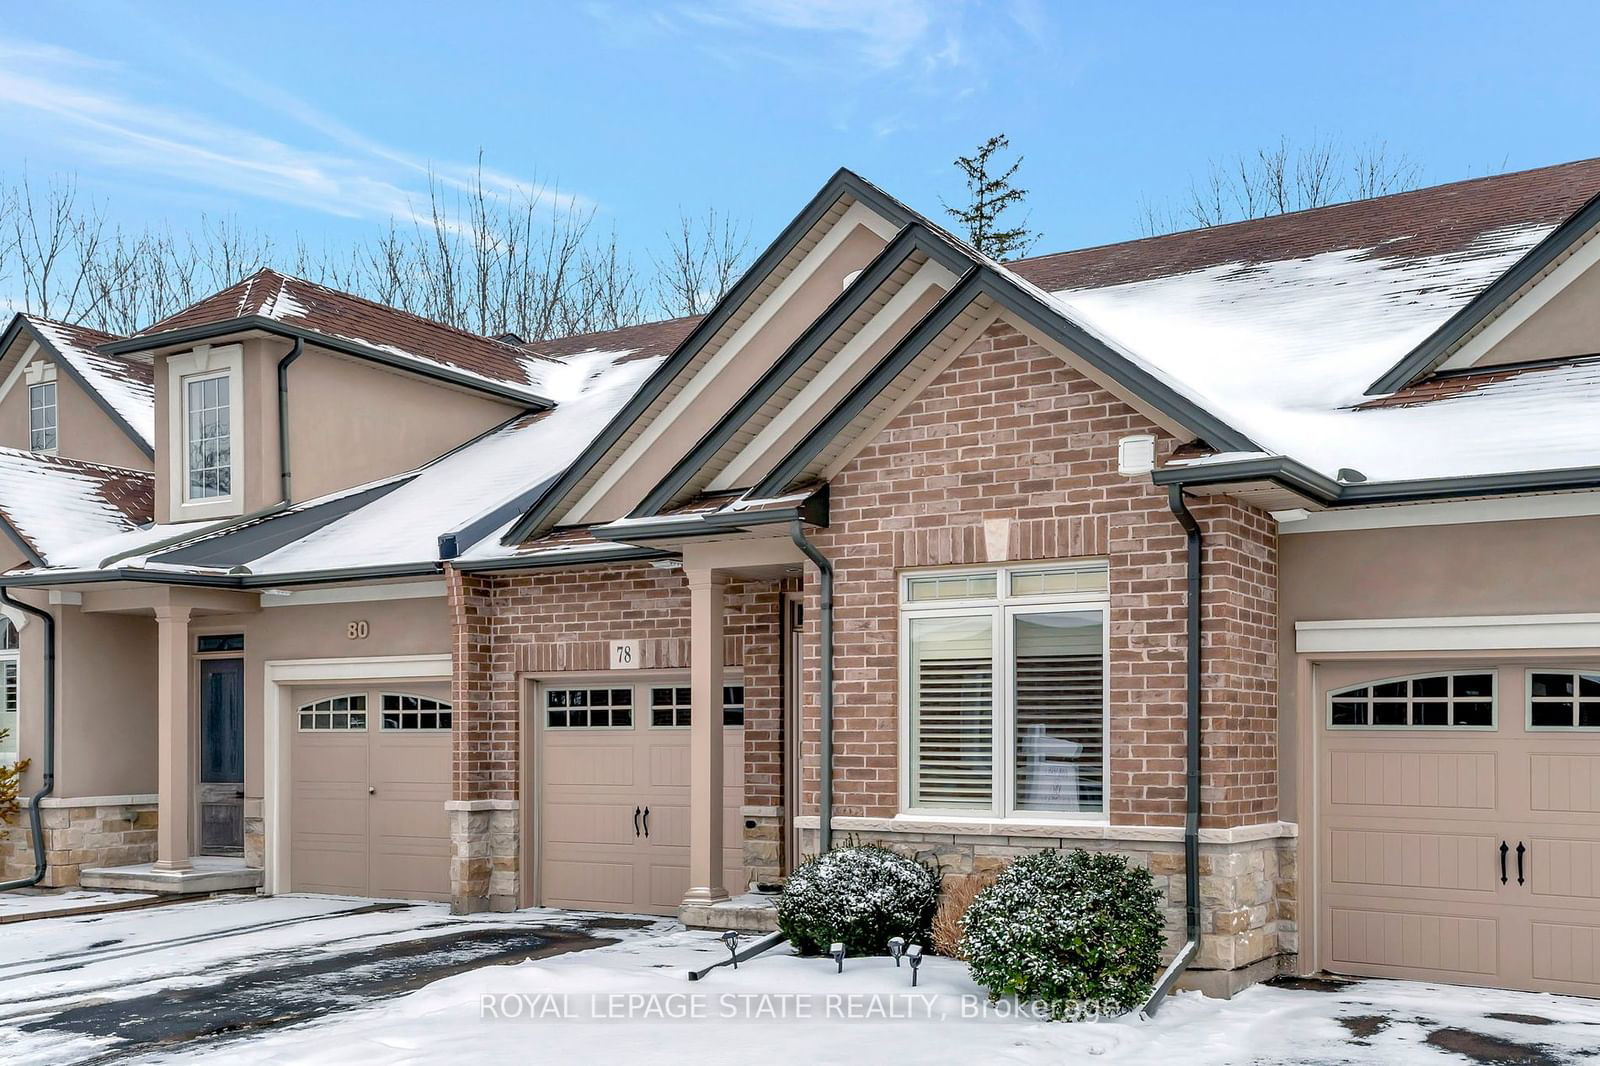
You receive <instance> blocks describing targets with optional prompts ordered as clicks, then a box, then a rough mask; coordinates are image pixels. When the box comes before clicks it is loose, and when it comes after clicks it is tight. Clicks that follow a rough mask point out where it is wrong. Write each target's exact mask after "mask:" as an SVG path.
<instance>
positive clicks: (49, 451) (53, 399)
mask: <svg viewBox="0 0 1600 1066" xmlns="http://www.w3.org/2000/svg"><path fill="white" fill-rule="evenodd" d="M29 377H30V378H31V377H32V375H29ZM40 389H49V390H50V403H49V404H48V405H46V404H40V405H39V406H38V407H35V406H34V405H33V397H34V394H35V392H36V390H40ZM27 399H28V450H29V451H31V452H36V453H38V454H39V455H55V454H56V453H57V452H58V451H60V450H61V386H60V384H59V383H58V382H57V381H56V374H55V367H53V366H52V367H49V368H48V373H47V374H45V375H43V376H42V378H41V380H39V381H31V380H30V381H29V382H28V392H27ZM35 411H49V412H50V425H49V427H48V431H49V433H50V440H51V443H50V444H49V445H48V446H46V445H41V444H39V443H38V436H39V434H41V433H43V432H45V430H44V429H43V428H35V426H34V424H33V415H34V412H35Z"/></svg>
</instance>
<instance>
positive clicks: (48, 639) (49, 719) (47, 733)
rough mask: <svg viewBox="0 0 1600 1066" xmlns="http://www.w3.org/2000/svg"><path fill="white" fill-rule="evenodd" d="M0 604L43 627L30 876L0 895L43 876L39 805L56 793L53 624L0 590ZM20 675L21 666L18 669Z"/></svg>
mask: <svg viewBox="0 0 1600 1066" xmlns="http://www.w3.org/2000/svg"><path fill="white" fill-rule="evenodd" d="M0 603H3V604H5V605H6V606H7V607H14V608H16V609H17V610H19V611H23V612H25V613H27V614H31V615H33V616H34V617H35V618H37V619H39V620H40V622H41V623H43V625H44V784H43V786H42V787H41V788H40V789H39V791H37V792H35V793H34V794H33V798H32V799H31V800H30V801H29V803H28V830H29V836H30V837H31V838H32V842H33V876H32V877H23V878H19V879H17V880H15V881H4V882H0V892H9V891H10V890H12V889H13V888H32V887H33V886H34V885H37V884H38V883H39V882H40V881H43V880H44V875H45V869H46V864H45V851H44V822H43V817H44V816H43V814H42V813H41V812H40V810H39V804H40V802H41V801H42V800H44V799H45V797H47V796H49V795H50V794H51V793H52V792H54V791H55V790H56V620H55V616H54V615H52V614H51V613H50V612H49V611H46V610H43V609H41V608H38V607H35V606H33V605H32V604H28V603H23V602H22V601H21V600H15V599H12V598H11V590H10V589H8V588H5V587H4V586H0ZM18 671H19V675H20V671H21V665H20V664H19V665H18Z"/></svg>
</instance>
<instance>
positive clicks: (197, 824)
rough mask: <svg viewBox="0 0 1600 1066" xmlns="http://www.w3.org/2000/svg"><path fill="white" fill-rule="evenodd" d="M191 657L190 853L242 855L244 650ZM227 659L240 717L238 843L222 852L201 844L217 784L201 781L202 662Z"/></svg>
mask: <svg viewBox="0 0 1600 1066" xmlns="http://www.w3.org/2000/svg"><path fill="white" fill-rule="evenodd" d="M219 632H229V633H231V632H233V631H232V630H222V631H219ZM201 635H202V636H215V635H216V634H212V633H205V634H201ZM191 639H193V638H191ZM193 658H194V661H193V664H192V673H193V675H194V676H193V684H194V688H193V692H194V697H193V706H194V714H193V715H192V718H193V719H194V736H193V738H192V743H193V745H194V753H195V758H194V767H193V770H194V780H193V781H192V782H190V788H191V789H192V796H193V799H192V802H191V803H190V807H191V808H193V809H192V810H191V811H190V812H189V827H190V828H189V833H190V836H189V839H190V840H192V841H194V853H195V854H196V855H230V856H237V855H242V854H244V805H245V781H244V779H245V777H247V776H248V775H249V768H248V760H247V757H246V753H245V748H246V747H247V742H248V734H249V726H248V720H249V713H248V710H247V709H246V707H245V688H246V681H245V679H246V676H247V674H248V673H249V663H248V661H247V660H246V659H245V653H244V651H243V650H240V651H209V652H195V653H194V656H193ZM229 661H232V662H237V663H238V664H239V719H240V721H239V726H240V728H239V796H238V798H239V846H238V847H237V848H230V849H228V850H226V851H224V850H221V849H216V848H214V849H211V850H207V849H206V847H205V844H204V841H205V815H204V808H205V805H206V803H207V801H208V790H210V789H214V788H216V787H217V785H218V784H219V782H206V781H202V780H201V776H202V771H203V766H202V763H203V762H204V760H205V736H206V713H205V691H206V690H205V678H204V674H205V664H206V663H208V662H229ZM229 783H231V782H229Z"/></svg>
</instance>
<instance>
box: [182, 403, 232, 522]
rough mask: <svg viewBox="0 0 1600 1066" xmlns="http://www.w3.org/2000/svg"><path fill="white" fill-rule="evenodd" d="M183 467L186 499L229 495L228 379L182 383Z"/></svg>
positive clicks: (230, 461) (230, 473)
mask: <svg viewBox="0 0 1600 1066" xmlns="http://www.w3.org/2000/svg"><path fill="white" fill-rule="evenodd" d="M183 384H184V417H185V423H184V425H185V435H184V465H185V471H186V482H185V484H186V486H187V492H188V499H191V500H213V499H221V498H224V497H227V496H231V495H232V494H233V430H232V410H231V405H230V403H229V397H228V375H227V374H210V375H207V376H206V377H201V378H188V379H186V380H185V381H184V383H183Z"/></svg>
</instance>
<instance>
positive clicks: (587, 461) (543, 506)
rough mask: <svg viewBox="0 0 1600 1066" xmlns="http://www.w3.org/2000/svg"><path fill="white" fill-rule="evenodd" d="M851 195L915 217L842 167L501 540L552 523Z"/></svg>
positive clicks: (891, 217)
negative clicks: (587, 479)
mask: <svg viewBox="0 0 1600 1066" xmlns="http://www.w3.org/2000/svg"><path fill="white" fill-rule="evenodd" d="M845 195H849V196H851V197H853V198H854V199H856V200H858V201H860V202H861V203H864V204H866V206H867V207H868V208H870V209H871V210H873V211H875V212H877V213H878V214H879V215H881V216H883V217H884V218H885V219H887V220H888V221H889V222H891V223H893V224H894V225H895V226H898V227H905V226H907V225H909V224H911V223H912V222H914V221H917V218H916V216H915V214H914V213H913V212H911V211H910V210H909V209H908V208H906V207H905V206H904V205H903V204H901V203H899V202H898V201H896V200H894V199H893V198H891V197H889V196H886V195H884V193H883V192H882V191H881V190H879V189H878V188H877V187H876V186H874V185H872V184H871V183H869V182H867V181H864V180H863V179H862V178H860V177H859V176H857V175H856V174H853V173H851V172H850V171H848V170H845V169H843V168H841V169H839V170H838V171H836V172H835V173H834V175H833V177H831V178H829V179H828V182H827V184H826V185H824V186H823V187H822V189H821V190H820V191H819V192H818V193H817V194H816V195H815V196H813V197H812V198H811V200H810V202H809V203H807V204H806V206H805V207H804V208H803V209H802V210H801V211H800V213H799V214H797V215H796V216H795V217H794V218H793V219H791V220H790V221H789V224H788V225H787V226H785V227H784V228H783V231H782V232H781V233H779V234H778V236H777V238H776V239H775V240H774V241H773V242H772V243H771V244H770V245H768V246H767V249H766V251H764V252H762V253H761V255H760V256H759V257H757V259H756V261H755V262H754V263H752V264H751V266H750V269H749V270H746V271H745V272H744V274H743V276H741V277H740V278H739V280H738V282H737V283H735V285H734V286H733V288H731V289H729V290H728V292H727V294H726V295H724V296H723V298H722V299H721V300H719V301H718V302H717V306H716V307H714V308H712V310H711V313H710V314H708V315H706V317H705V318H703V319H701V321H700V323H699V324H698V325H696V326H695V328H694V329H693V330H692V331H691V332H690V334H689V336H687V337H685V338H684V339H683V342H682V343H681V344H679V345H678V347H677V348H676V349H674V350H673V352H672V354H671V355H669V356H668V357H667V358H666V360H665V361H663V363H662V364H661V366H660V367H659V368H657V370H656V372H655V373H654V374H652V375H650V377H649V379H648V380H646V381H645V383H644V384H643V385H642V386H640V388H639V390H638V391H637V392H635V393H634V395H633V397H632V398H631V399H630V400H629V401H628V403H627V404H625V405H624V406H623V408H622V410H621V411H619V412H617V414H616V416H615V417H613V418H612V419H611V421H610V422H609V423H607V425H606V428H605V429H603V430H601V432H600V435H599V436H598V437H596V438H595V440H594V441H593V442H592V443H591V444H590V445H589V447H588V448H586V449H584V451H583V454H582V455H580V456H579V457H578V459H577V461H575V462H574V463H572V464H571V465H570V466H568V467H567V469H566V471H565V472H563V473H562V475H561V476H560V477H559V478H557V479H556V481H555V483H554V484H552V485H551V486H550V488H549V490H548V491H547V492H546V493H545V494H544V495H543V496H541V497H540V499H539V500H538V501H537V502H535V503H534V504H533V505H532V506H530V507H529V508H528V510H527V511H526V512H525V513H524V514H523V516H522V517H521V518H520V519H518V520H517V522H516V523H515V524H514V525H513V526H512V527H511V528H510V529H509V530H508V531H507V532H506V535H505V536H504V537H502V538H501V539H500V543H502V544H506V545H512V544H519V543H521V542H522V541H524V540H526V539H527V538H528V537H529V536H530V535H532V533H533V531H534V530H535V529H537V528H538V527H539V526H540V525H541V524H542V523H544V522H546V521H548V520H549V519H550V517H551V515H552V513H553V512H554V511H555V510H556V508H557V507H559V506H560V505H561V502H562V501H563V500H564V499H565V497H566V496H567V494H568V493H569V492H571V491H572V489H573V487H574V486H575V485H577V484H578V482H580V481H581V480H583V478H584V477H586V476H587V475H588V473H589V471H591V470H592V469H594V466H595V464H596V463H598V462H599V461H600V459H601V458H602V457H603V456H604V455H605V454H606V452H608V451H610V450H611V448H612V446H614V445H615V444H616V443H617V441H618V440H619V439H620V438H621V436H622V434H623V433H624V432H625V431H626V430H627V429H628V427H629V426H631V425H632V424H633V423H634V422H636V421H637V420H638V419H639V418H640V417H641V416H642V415H643V414H644V412H645V411H646V410H648V409H649V407H650V405H651V404H652V403H654V402H655V399H656V397H658V396H660V395H661V393H662V391H663V390H664V389H665V388H666V387H667V385H668V384H669V383H670V382H671V381H672V380H673V379H674V378H676V377H677V376H678V374H679V373H680V372H681V371H682V370H683V368H684V367H685V366H686V365H687V364H688V363H689V362H690V361H691V360H692V359H693V358H694V356H695V355H696V353H698V352H699V351H700V350H701V349H702V348H704V347H705V346H706V344H707V342H709V341H710V340H711V338H712V337H715V336H716V335H717V331H718V330H720V329H721V328H722V326H723V324H724V323H726V322H727V321H728V319H729V318H731V317H732V316H733V314H734V312H735V311H737V310H738V309H739V308H740V307H741V306H742V305H743V304H744V302H745V301H746V300H747V299H749V298H750V296H751V294H752V293H753V292H754V291H755V290H756V288H757V287H758V286H759V285H760V284H761V283H762V281H764V280H765V279H766V277H767V275H769V274H771V273H772V271H773V270H774V269H775V268H776V267H777V265H778V264H779V263H781V262H782V261H783V260H784V258H785V257H786V256H787V255H788V254H789V252H790V251H792V250H793V249H794V246H795V245H796V244H798V243H799V242H800V239H801V238H802V237H803V236H805V234H806V233H807V232H808V231H810V229H811V228H812V227H813V226H815V225H816V224H817V222H819V221H820V220H821V219H822V216H823V215H825V214H826V213H827V212H828V210H829V209H830V208H832V207H833V205H834V204H835V203H837V202H838V200H839V198H840V197H841V196H845Z"/></svg>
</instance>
